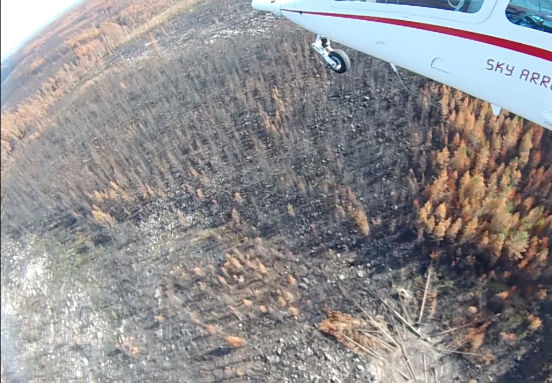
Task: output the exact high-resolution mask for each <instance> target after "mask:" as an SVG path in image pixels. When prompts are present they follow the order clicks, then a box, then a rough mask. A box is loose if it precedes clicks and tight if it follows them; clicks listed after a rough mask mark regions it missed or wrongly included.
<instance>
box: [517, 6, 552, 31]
mask: <svg viewBox="0 0 552 383" xmlns="http://www.w3.org/2000/svg"><path fill="white" fill-rule="evenodd" d="M506 17H507V18H508V20H510V21H511V22H512V23H514V24H517V25H521V26H523V27H527V28H532V29H537V30H539V31H543V32H548V33H552V1H551V0H512V1H510V4H508V8H506Z"/></svg>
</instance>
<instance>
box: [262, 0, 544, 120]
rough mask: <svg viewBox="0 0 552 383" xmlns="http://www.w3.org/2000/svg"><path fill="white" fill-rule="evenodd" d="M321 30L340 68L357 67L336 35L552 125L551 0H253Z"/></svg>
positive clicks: (325, 48) (323, 50) (322, 43)
mask: <svg viewBox="0 0 552 383" xmlns="http://www.w3.org/2000/svg"><path fill="white" fill-rule="evenodd" d="M251 4H252V6H253V8H255V9H258V10H261V11H268V12H272V13H274V14H276V15H282V16H284V17H286V18H287V19H289V20H291V21H292V22H294V23H296V24H298V25H300V26H302V27H304V28H306V29H308V30H310V31H312V32H314V33H316V34H317V35H318V36H317V38H316V41H315V43H314V44H313V45H312V46H313V48H314V50H315V51H316V52H318V53H319V54H321V55H322V57H323V58H324V60H326V62H327V63H328V64H329V65H330V67H331V68H332V69H333V70H334V71H336V72H337V73H344V72H346V71H347V69H348V68H349V67H350V65H351V64H350V61H349V58H348V57H347V55H346V54H345V52H343V51H341V50H338V49H332V47H331V45H330V39H331V40H334V41H337V42H339V43H341V44H343V45H346V46H348V47H351V48H354V49H356V50H359V51H361V52H364V53H367V54H369V55H372V56H375V57H377V58H379V59H381V60H385V61H387V62H389V63H391V65H392V66H393V69H395V70H396V66H395V65H398V66H400V67H403V68H406V69H408V70H411V71H413V72H416V73H419V74H421V75H424V76H426V77H429V78H431V79H433V80H436V81H439V82H441V83H444V84H447V85H450V86H452V87H454V88H457V89H460V90H462V91H464V92H466V93H468V94H471V95H473V96H475V97H478V98H481V99H483V100H485V101H488V102H490V103H491V104H492V105H493V111H494V112H495V114H498V113H499V112H500V110H501V108H505V109H507V110H509V111H511V112H513V113H516V114H518V115H519V116H521V117H523V118H526V119H528V120H531V121H533V122H535V123H537V124H539V125H542V126H543V127H545V128H547V129H550V130H552V0H253V1H252V3H251Z"/></svg>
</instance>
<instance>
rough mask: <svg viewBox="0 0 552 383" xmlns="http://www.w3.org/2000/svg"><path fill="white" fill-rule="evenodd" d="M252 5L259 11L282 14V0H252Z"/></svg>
mask: <svg viewBox="0 0 552 383" xmlns="http://www.w3.org/2000/svg"><path fill="white" fill-rule="evenodd" d="M251 6H252V7H253V8H255V9H257V10H259V11H265V12H272V13H275V14H277V15H281V14H282V13H281V12H280V0H252V1H251Z"/></svg>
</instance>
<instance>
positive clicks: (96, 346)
mask: <svg viewBox="0 0 552 383" xmlns="http://www.w3.org/2000/svg"><path fill="white" fill-rule="evenodd" d="M313 39H314V36H313V35H312V34H310V33H308V32H305V31H303V30H300V29H298V28H296V27H294V26H293V25H291V24H290V23H288V22H286V21H285V20H279V19H275V18H273V17H271V16H268V15H265V14H260V13H258V12H256V11H254V10H252V9H251V7H250V5H249V2H248V1H242V0H240V1H237V2H236V1H230V0H218V1H211V0H155V1H145V0H139V1H133V2H123V1H107V0H90V1H87V2H84V3H80V4H79V5H77V6H76V7H75V8H73V9H71V10H70V11H68V12H67V13H65V14H64V15H63V16H62V17H60V18H59V19H58V20H56V21H55V22H53V23H52V24H50V25H49V26H48V27H47V28H46V29H45V30H44V31H43V32H42V33H41V34H39V35H38V36H35V38H34V39H32V40H30V41H29V42H27V43H26V45H24V46H23V47H22V48H21V49H20V50H19V51H17V52H16V53H15V54H14V55H12V56H10V57H9V58H8V59H7V60H6V62H5V63H3V64H2V72H3V73H2V125H1V129H2V130H1V131H2V137H1V145H2V153H1V158H2V168H1V172H2V173H1V174H2V175H1V176H2V179H1V180H2V188H1V200H2V202H1V203H2V205H1V217H2V218H1V232H2V241H1V250H2V270H1V276H2V375H1V377H2V382H19V381H22V382H54V381H56V382H57V381H85V382H111V381H114V382H205V383H207V382H332V383H337V382H343V383H345V382H381V383H386V382H391V383H393V382H408V381H410V382H466V383H468V382H469V383H477V382H488V381H495V382H500V383H514V382H527V383H540V382H544V381H547V379H552V372H551V371H552V352H551V349H550V346H549V344H550V341H552V333H551V330H550V326H551V325H552V300H551V296H552V285H551V277H552V267H551V266H552V263H551V261H550V258H551V257H550V254H549V252H550V250H551V243H550V242H551V241H550V238H551V236H552V166H551V165H552V152H551V151H550V150H549V149H548V148H549V147H550V146H551V145H552V134H550V132H549V131H546V130H544V129H543V128H542V127H540V126H537V125H535V124H532V123H530V122H527V121H524V120H523V119H521V118H519V117H518V116H516V115H514V114H510V113H508V112H507V111H503V112H502V113H501V114H500V115H498V116H495V115H494V114H493V113H492V111H491V108H490V105H489V104H487V103H485V102H483V101H480V100H477V99H474V98H472V97H470V96H468V95H465V94H463V93H461V92H459V91H457V90H455V89H451V88H448V87H445V86H442V85H440V84H438V83H435V82H433V81H431V80H428V79H426V78H423V77H420V76H417V75H415V74H412V73H409V72H407V71H404V70H400V69H399V73H398V74H397V73H395V72H394V71H393V69H392V68H391V67H390V66H389V65H388V64H387V63H385V62H382V61H379V60H377V59H375V58H372V57H369V56H366V55H362V54H360V53H358V52H354V51H352V50H350V49H347V48H344V49H347V51H348V53H349V54H350V56H351V60H352V68H351V70H350V71H349V72H348V73H346V74H344V75H337V74H335V73H333V72H332V71H331V70H330V69H329V68H328V66H327V65H326V64H325V63H324V62H323V61H322V60H320V58H319V57H317V55H316V53H315V52H313V51H312V50H311V48H310V44H311V43H312V41H313Z"/></svg>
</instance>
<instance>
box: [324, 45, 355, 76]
mask: <svg viewBox="0 0 552 383" xmlns="http://www.w3.org/2000/svg"><path fill="white" fill-rule="evenodd" d="M328 57H329V58H330V59H332V60H333V61H334V62H335V63H336V64H337V66H335V67H333V66H330V68H332V69H333V71H334V72H336V73H345V72H347V71H348V70H349V68H350V67H351V60H349V56H347V53H345V52H343V51H342V50H341V49H334V50H332V51H331V52H330V53H329V54H328Z"/></svg>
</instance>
